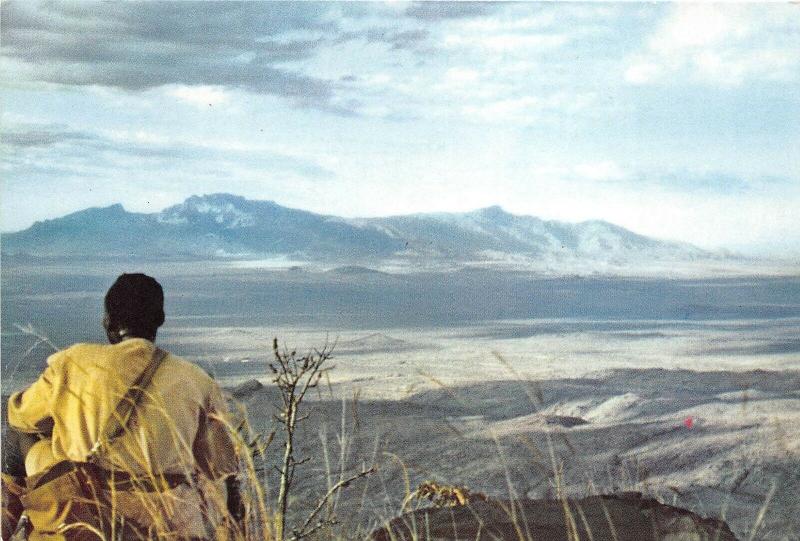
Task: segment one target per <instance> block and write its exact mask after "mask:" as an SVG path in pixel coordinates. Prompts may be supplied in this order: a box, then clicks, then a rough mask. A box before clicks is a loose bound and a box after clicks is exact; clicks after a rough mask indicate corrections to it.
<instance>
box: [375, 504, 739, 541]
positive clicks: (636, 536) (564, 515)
mask: <svg viewBox="0 0 800 541" xmlns="http://www.w3.org/2000/svg"><path fill="white" fill-rule="evenodd" d="M564 503H566V504H567V505H566V508H568V509H569V511H568V512H566V511H565V505H564ZM371 539H373V540H375V541H389V540H392V541H400V540H411V539H415V540H434V539H436V540H448V539H454V540H455V539H485V540H487V541H488V540H509V541H510V540H514V541H519V540H521V539H526V540H527V539H530V540H538V539H543V540H547V541H561V540H564V541H570V540H574V539H592V540H594V541H606V540H609V541H610V540H617V541H649V540H653V541H656V540H658V541H679V540H680V541H703V540H709V541H711V540H717V541H735V540H736V537H735V536H734V535H733V533H732V532H731V530H730V528H728V525H727V524H725V522H723V521H721V520H717V519H710V518H702V517H700V516H698V515H696V514H695V513H692V512H690V511H687V510H685V509H680V508H678V507H673V506H671V505H665V504H662V503H660V502H658V501H656V500H654V499H650V498H643V497H642V496H641V494H638V493H626V494H621V495H613V496H590V497H587V498H581V499H577V500H568V501H566V502H562V501H560V500H520V501H518V502H515V505H514V506H513V509H512V506H511V502H510V501H508V500H490V501H474V502H470V503H469V504H468V505H464V506H458V507H436V508H427V509H420V510H417V511H414V512H412V513H406V514H405V515H402V516H400V517H398V518H395V519H393V520H392V521H391V522H389V524H388V525H386V526H385V527H383V528H381V529H379V530H376V531H375V532H373V533H372V535H371Z"/></svg>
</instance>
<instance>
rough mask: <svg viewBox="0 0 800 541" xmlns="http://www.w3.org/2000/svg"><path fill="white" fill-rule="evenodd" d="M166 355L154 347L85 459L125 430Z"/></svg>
mask: <svg viewBox="0 0 800 541" xmlns="http://www.w3.org/2000/svg"><path fill="white" fill-rule="evenodd" d="M166 356H167V352H166V351H164V350H163V349H161V348H159V347H157V348H155V350H154V351H153V358H152V359H151V360H150V362H149V363H148V364H147V366H146V367H145V369H144V370H143V371H142V373H141V374H139V377H138V378H136V381H134V382H133V383H132V384H131V386H130V387H129V388H128V391H127V392H126V393H125V396H123V397H122V399H121V400H120V401H119V403H118V404H117V407H116V408H115V410H114V412H113V413H112V414H111V415H110V416H109V418H108V420H107V421H106V425H105V428H104V429H103V433H102V434H101V436H100V437H99V438H98V440H97V442H96V443H95V444H94V447H92V450H91V451H90V452H89V456H88V457H87V461H91V460H92V459H93V458H94V457H95V456H96V454H97V452H98V451H99V450H100V446H101V445H103V444H104V443H105V444H106V445H108V444H109V443H110V442H111V441H113V440H115V439H117V438H118V437H119V436H121V435H122V433H123V432H125V427H126V426H127V424H128V421H129V420H130V418H131V416H132V414H133V410H134V409H135V408H136V406H137V404H139V402H140V401H141V399H142V396H143V395H144V391H145V389H146V388H147V386H148V385H150V381H151V380H152V379H153V375H154V374H155V373H156V370H158V367H159V366H161V363H162V361H163V360H164V359H165V358H166Z"/></svg>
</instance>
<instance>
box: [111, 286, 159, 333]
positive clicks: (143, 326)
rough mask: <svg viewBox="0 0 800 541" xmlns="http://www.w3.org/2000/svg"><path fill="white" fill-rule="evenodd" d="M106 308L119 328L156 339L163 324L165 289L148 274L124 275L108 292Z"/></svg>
mask: <svg viewBox="0 0 800 541" xmlns="http://www.w3.org/2000/svg"><path fill="white" fill-rule="evenodd" d="M105 308H106V313H107V314H108V317H109V318H110V320H111V321H112V322H113V324H114V325H115V326H116V327H118V328H120V329H127V330H128V331H130V333H131V334H133V335H135V336H140V337H148V336H154V335H155V333H156V331H157V330H158V328H159V327H160V326H161V325H162V324H163V323H164V290H163V289H162V288H161V284H159V283H158V282H157V281H156V280H155V279H154V278H152V277H150V276H147V275H146V274H139V273H136V274H122V275H120V277H119V278H117V281H116V282H114V284H113V285H112V286H111V288H109V290H108V293H106V298H105Z"/></svg>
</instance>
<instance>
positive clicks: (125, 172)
mask: <svg viewBox="0 0 800 541" xmlns="http://www.w3.org/2000/svg"><path fill="white" fill-rule="evenodd" d="M798 51H800V5H797V4H759V5H755V4H689V3H681V4H673V3H660V4H638V3H626V4H611V3H587V4H584V3H521V4H507V3H502V4H501V3H407V2H390V3H344V4H340V3H258V2H251V3H246V4H238V3H232V2H224V3H210V2H203V3H191V2H178V3H173V4H170V3H130V2H128V3H123V2H116V3H88V2H82V3H75V2H70V3H59V2H32V1H27V0H26V1H25V2H22V1H15V0H11V1H6V2H3V4H2V60H0V62H1V64H0V68H2V98H3V114H2V179H3V188H2V229H3V230H4V231H9V230H17V229H21V228H24V227H27V226H29V225H30V224H31V223H33V222H34V221H36V220H41V219H46V218H52V217H56V216H60V215H63V214H66V213H68V212H71V211H75V210H78V209H82V208H85V207H88V206H100V205H110V204H113V203H117V202H122V203H123V204H124V206H125V207H126V208H127V209H128V210H133V211H142V212H152V211H157V210H160V209H162V208H164V207H166V206H169V205H171V204H175V203H178V202H180V201H182V200H183V199H185V198H186V197H188V196H189V195H192V194H203V193H212V192H231V193H236V194H240V195H244V196H246V197H249V198H253V199H271V200H274V201H276V202H278V203H280V204H283V205H286V206H292V207H297V208H304V209H308V210H312V211H315V212H321V213H326V214H338V215H344V216H377V215H387V214H405V213H414V212H432V211H464V210H472V209H475V208H479V207H486V206H490V205H495V204H498V205H501V206H503V207H504V208H505V209H506V210H508V211H511V212H514V213H518V214H531V215H537V216H540V217H543V218H547V219H558V220H565V221H580V220H587V219H604V220H608V221H610V222H613V223H617V224H619V225H622V226H624V227H627V228H629V229H632V230H634V231H636V232H639V233H643V234H646V235H651V236H655V237H660V238H668V239H676V240H683V241H689V242H693V243H695V244H697V245H699V246H702V247H705V248H729V249H734V250H739V251H744V252H746V253H758V254H770V255H783V256H789V257H800V220H798V219H797V218H796V214H797V209H798V208H800V91H798V88H800V84H798V83H800V54H798Z"/></svg>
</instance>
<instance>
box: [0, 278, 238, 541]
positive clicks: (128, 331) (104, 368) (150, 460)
mask: <svg viewBox="0 0 800 541" xmlns="http://www.w3.org/2000/svg"><path fill="white" fill-rule="evenodd" d="M163 323H164V293H163V290H162V288H161V285H160V284H159V283H158V282H157V281H156V280H154V279H153V278H151V277H149V276H146V275H144V274H123V275H121V276H120V277H119V278H118V279H117V280H116V282H115V283H114V284H113V285H112V286H111V288H110V289H109V290H108V293H107V294H106V297H105V316H104V318H103V326H104V327H105V330H106V336H107V337H108V341H109V342H110V345H100V344H77V345H74V346H72V347H70V348H68V349H66V350H63V351H60V352H58V353H55V354H54V355H52V356H50V358H49V359H48V360H47V364H48V366H47V368H46V369H45V371H44V373H43V374H42V375H41V376H40V377H39V379H38V380H37V381H36V382H35V383H34V384H33V385H31V386H30V387H29V388H28V389H26V390H25V391H22V392H19V393H16V394H14V395H12V396H11V397H10V398H9V402H8V409H7V412H8V423H9V425H10V427H11V428H12V429H15V430H17V431H19V432H21V433H23V434H28V435H35V436H36V437H39V438H41V439H39V440H38V441H36V442H35V443H34V444H33V445H32V446H31V447H30V449H29V450H28V451H27V453H26V455H25V470H26V473H27V476H28V479H29V480H31V478H33V479H35V478H36V477H37V476H39V475H42V474H43V473H44V472H47V470H48V468H50V467H51V466H53V465H54V464H56V463H58V462H60V461H63V460H71V461H75V462H83V461H85V460H86V458H87V456H88V455H89V454H90V453H91V451H92V449H93V447H95V445H96V442H98V441H100V440H101V439H102V436H103V434H104V432H103V431H104V429H105V426H104V425H105V422H106V420H107V419H109V418H110V416H111V415H112V414H113V413H114V411H115V408H116V407H117V406H118V404H119V403H120V400H121V399H122V398H123V397H124V396H125V395H126V393H127V392H128V391H129V389H130V388H131V386H132V385H133V384H134V382H135V381H136V380H137V378H138V377H139V376H140V375H141V374H142V372H143V371H144V369H145V368H146V367H147V366H148V365H149V364H150V363H151V362H152V361H153V359H154V353H155V349H156V347H155V344H154V342H155V339H156V333H157V330H158V328H159V327H160V326H161V325H162V324H163ZM226 411H227V408H226V404H225V401H224V399H223V397H222V394H221V392H220V389H219V387H218V386H217V385H216V383H215V382H214V381H213V380H212V379H211V377H209V376H208V375H207V374H206V373H205V372H204V371H203V370H201V369H200V368H199V367H197V366H195V365H194V364H192V363H190V362H187V361H185V360H183V359H181V358H180V357H177V356H175V355H172V354H166V356H165V357H164V358H163V361H162V362H161V364H160V365H159V366H158V368H157V370H156V371H155V373H154V374H153V376H152V379H151V380H150V383H149V384H148V385H147V387H146V389H145V392H144V393H143V395H142V397H141V399H140V401H139V402H138V404H137V405H136V407H135V409H134V413H133V414H132V417H131V420H130V421H129V422H128V423H127V425H126V426H125V430H124V431H123V432H122V434H121V435H120V436H119V437H117V438H116V439H114V440H113V441H111V442H109V443H108V445H105V446H103V447H102V448H101V449H100V452H98V453H97V464H98V465H99V466H100V468H101V471H102V472H104V475H103V479H107V480H108V483H107V484H105V485H104V486H103V487H102V489H103V491H104V498H105V499H106V500H108V501H110V502H112V505H111V507H113V508H114V510H115V513H118V514H119V515H121V518H123V519H124V520H126V521H127V522H128V523H129V524H136V525H137V526H138V527H140V528H141V527H143V528H146V529H147V530H149V535H155V536H156V537H158V538H180V539H186V538H205V537H208V536H209V535H211V534H212V530H213V529H214V528H215V527H216V526H218V524H219V523H221V520H220V513H218V512H215V510H217V511H221V512H222V513H224V510H225V496H224V495H225V489H222V491H220V490H217V489H215V487H219V486H220V483H216V484H215V483H214V481H221V480H223V479H227V480H228V483H227V484H228V489H229V491H228V492H229V493H228V497H229V498H230V497H231V496H234V495H233V494H231V493H230V492H231V491H233V490H234V489H235V488H236V487H235V482H234V481H233V480H234V479H235V474H236V473H237V471H238V461H237V457H236V452H235V444H234V441H233V439H232V437H231V432H230V427H229V425H228V424H227V423H226V420H225V419H226V417H225V416H226ZM220 494H222V495H223V496H222V505H220ZM237 511H238V510H237ZM37 530H38V531H37ZM64 531H65V530H64V526H63V525H59V524H51V525H38V526H37V525H34V532H33V533H32V537H31V538H32V539H65V538H66V539H68V538H69V536H68V535H67V536H64V535H63V532H64Z"/></svg>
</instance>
